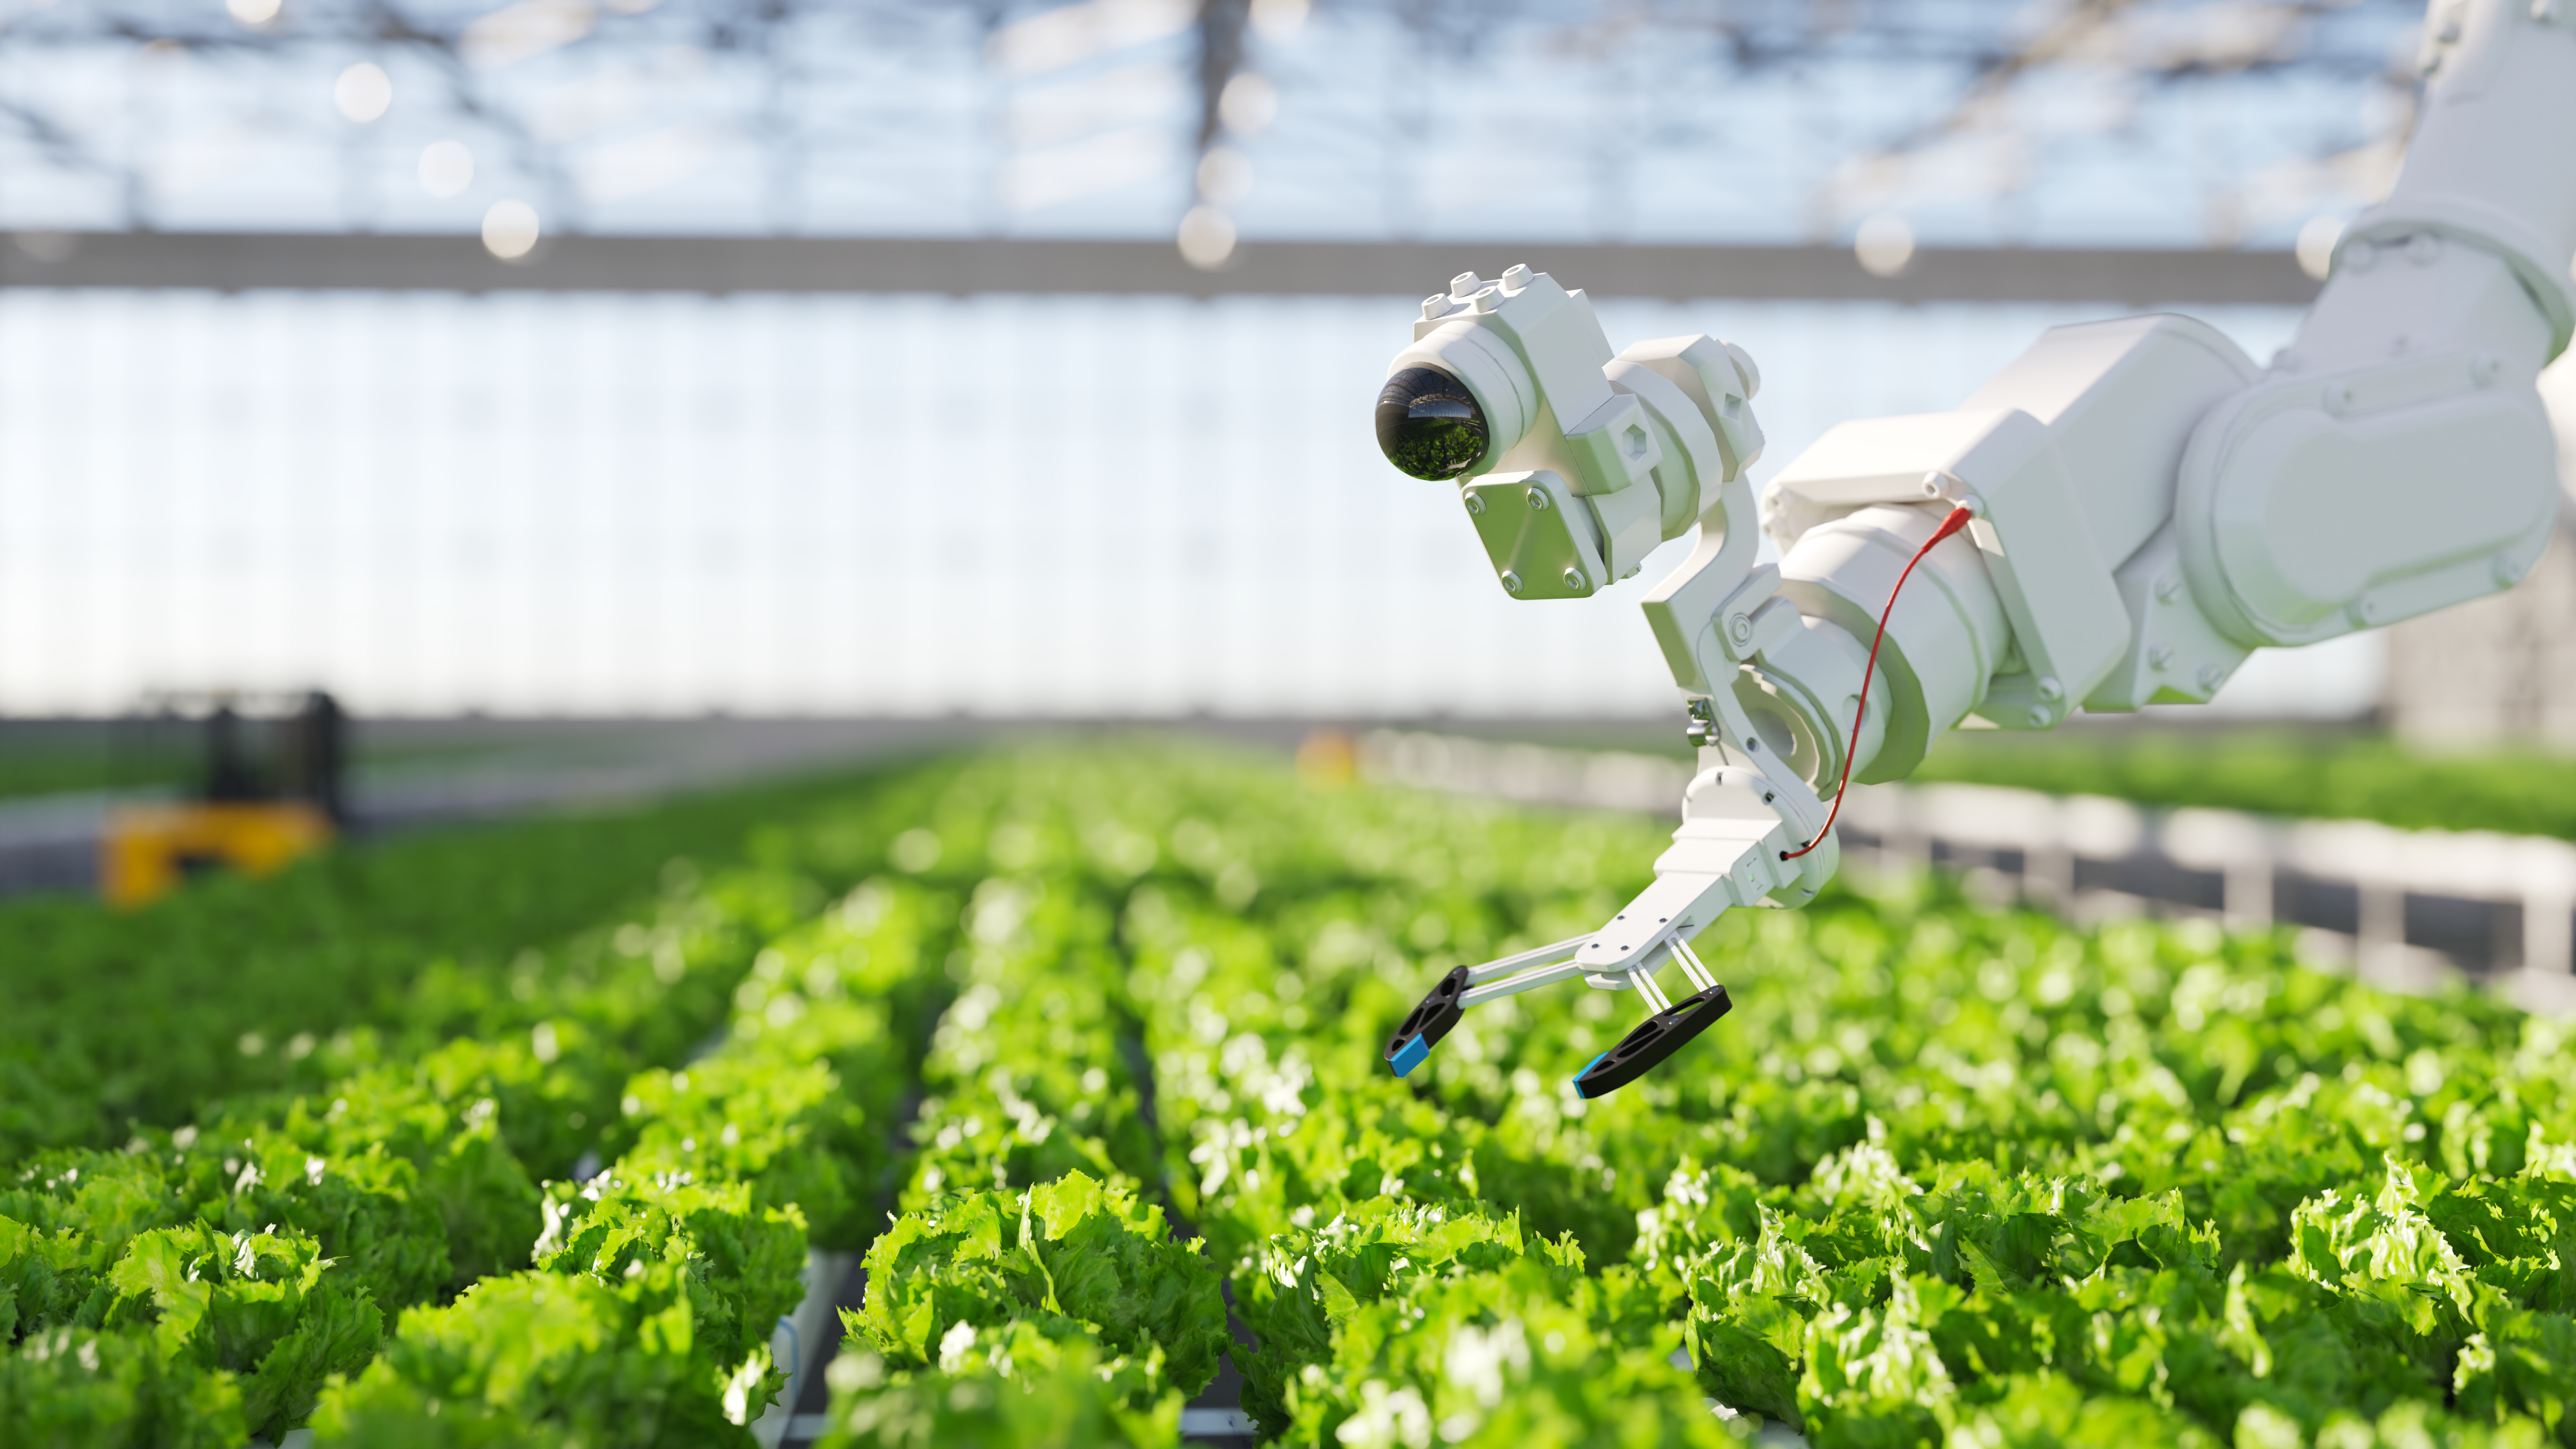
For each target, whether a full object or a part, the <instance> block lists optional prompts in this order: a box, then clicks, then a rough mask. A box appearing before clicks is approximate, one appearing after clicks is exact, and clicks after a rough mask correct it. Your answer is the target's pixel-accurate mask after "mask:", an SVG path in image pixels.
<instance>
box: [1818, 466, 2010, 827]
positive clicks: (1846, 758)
mask: <svg viewBox="0 0 2576 1449" xmlns="http://www.w3.org/2000/svg"><path fill="white" fill-rule="evenodd" d="M1968 518H1969V514H1968V509H1967V505H1966V504H1961V505H1960V506H1958V507H1956V508H1953V509H1951V510H1950V516H1949V517H1947V518H1944V519H1942V520H1941V526H1940V527H1939V528H1936V529H1934V530H1932V536H1931V537H1930V538H1927V539H1925V540H1923V546H1922V547H1921V548H1918V549H1916V550H1915V551H1914V557H1912V558H1910V559H1907V560H1906V561H1905V571H1904V572H1903V573H1900V574H1898V575H1897V576H1896V587H1895V588H1892V589H1889V590H1888V591H1887V607H1886V608H1884V609H1881V610H1879V611H1878V632H1877V633H1876V634H1874V635H1871V636H1870V641H1869V665H1868V667H1867V668H1865V669H1863V670H1861V674H1860V702H1859V704H1857V705H1855V706H1854V707H1853V709H1852V732H1851V743H1850V744H1848V745H1845V746H1844V747H1843V777H1842V780H1841V782H1840V783H1838V784H1836V785H1835V786H1834V808H1832V809H1831V810H1828V811H1826V812H1825V828H1824V829H1822V830H1819V831H1817V832H1816V838H1815V839H1813V840H1810V841H1808V842H1807V843H1806V844H1804V845H1802V846H1799V847H1798V848H1797V849H1796V850H1784V851H1782V852H1780V858H1781V859H1782V860H1796V859H1797V858H1798V857H1799V856H1802V855H1805V854H1806V853H1807V852H1808V851H1811V850H1813V849H1815V848H1816V847H1817V846H1819V845H1822V844H1824V843H1825V837H1826V836H1828V835H1830V834H1832V833H1833V829H1834V817H1836V816H1838V815H1840V814H1842V813H1843V792H1844V791H1845V790H1848V789H1850V788H1851V772H1852V756H1853V755H1854V754H1857V753H1858V752H1859V750H1860V722H1861V717H1862V716H1863V715H1865V714H1867V713H1868V712H1869V680H1870V676H1871V675H1873V674H1876V673H1877V672H1878V646H1879V645H1881V644H1883V643H1885V642H1887V621H1888V618H1889V617H1890V616H1891V615H1893V614H1895V612H1896V596H1897V595H1898V594H1901V593H1903V592H1905V581H1906V580H1907V579H1910V578H1912V577H1914V566H1915V565H1916V564H1919V563H1921V562H1923V556H1924V555H1925V554H1928V553H1930V552H1931V551H1932V550H1933V549H1934V548H1936V547H1938V546H1939V545H1940V542H1941V540H1943V539H1945V538H1948V537H1949V536H1950V535H1951V534H1954V533H1957V532H1958V531H1959V530H1960V529H1963V528H1965V527H1967V526H1968Z"/></svg>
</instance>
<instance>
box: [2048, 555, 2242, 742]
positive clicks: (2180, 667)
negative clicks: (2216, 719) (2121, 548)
mask: <svg viewBox="0 0 2576 1449" xmlns="http://www.w3.org/2000/svg"><path fill="white" fill-rule="evenodd" d="M2117 581H2118V583H2119V586H2120V600H2121V602H2122V603H2125V604H2127V605H2128V606H2129V617H2130V618H2131V619H2133V620H2135V621H2136V623H2137V628H2136V630H2135V632H2134V634H2133V636H2132V638H2131V642H2130V645H2129V652H2128V653H2127V654H2124V655H2122V656H2121V658H2120V662H2119V664H2118V665H2117V666H2116V667H2114V668H2113V669H2112V671H2111V673H2110V675H2109V677H2107V678H2105V679H2104V680H2103V681H2102V682H2101V683H2100V684H2097V685H2095V686H2093V692H2092V693H2091V694H2088V695H2086V696H2085V697H2084V707H2085V708H2086V709H2089V710H2133V709H2136V708H2138V707H2139V706H2140V705H2148V704H2206V703H2208V702H2209V700H2210V697H2211V696H2212V695H2215V694H2216V693H2218V687H2219V686H2220V685H2222V684H2225V683H2226V682H2227V681H2228V679H2229V678H2230V677H2231V676H2233V675H2234V674H2235V673H2236V668H2237V666H2238V665H2240V664H2243V663H2244V662H2245V656H2246V655H2247V654H2248V653H2250V652H2252V651H2250V650H2248V649H2247V648H2246V647H2245V646H2244V645H2242V644H2239V643H2237V642H2235V641H2234V640H2232V639H2229V638H2228V637H2226V636H2225V635H2223V634H2221V633H2219V632H2218V629H2217V626H2215V625H2213V624H2211V623H2210V622H2209V619H2208V616H2207V615H2204V614H2203V613H2201V611H2200V609H2199V607H2198V606H2197V605H2196V604H2195V603H2194V602H2193V600H2192V594H2191V588H2190V585H2189V584H2188V583H2187V582H2186V580H2185V577H2184V574H2183V567H2182V549H2181V546H2180V544H2179V543H2178V542H2177V541H2176V539H2175V531H2174V528H2173V526H2172V525H2171V524H2167V525H2166V526H2165V527H2164V528H2162V529H2159V530H2158V531H2157V533H2156V536H2155V537H2153V538H2151V539H2148V540H2147V544H2146V547H2144V548H2141V549H2139V550H2138V551H2137V552H2136V553H2133V554H2131V555H2129V561H2128V562H2127V563H2124V564H2122V565H2120V572H2119V574H2118V576H2117Z"/></svg>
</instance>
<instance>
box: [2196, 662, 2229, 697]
mask: <svg viewBox="0 0 2576 1449" xmlns="http://www.w3.org/2000/svg"><path fill="white" fill-rule="evenodd" d="M2194 677H2195V678H2197V679H2198V680H2199V681H2200V692H2201V693H2203V694H2216V693H2217V692H2218V686H2220V685H2222V684H2225V683H2226V682H2227V671H2225V670H2223V669H2220V668H2219V667H2218V666H2217V665H2215V664H2204V665H2202V666H2200V673H2199V674H2198V675H2196V676H2194Z"/></svg>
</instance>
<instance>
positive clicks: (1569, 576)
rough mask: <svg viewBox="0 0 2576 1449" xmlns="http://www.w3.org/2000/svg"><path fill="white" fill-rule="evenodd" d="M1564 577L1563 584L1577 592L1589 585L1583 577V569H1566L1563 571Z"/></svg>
mask: <svg viewBox="0 0 2576 1449" xmlns="http://www.w3.org/2000/svg"><path fill="white" fill-rule="evenodd" d="M1564 578H1565V586H1566V587H1567V588H1569V589H1572V590H1574V591H1575V592H1576V593H1578V594H1579V593H1582V592H1583V591H1584V590H1585V589H1587V588H1589V587H1590V586H1591V585H1590V583H1589V581H1587V580H1586V579H1585V578H1584V577H1583V570H1581V569H1578V568H1569V569H1567V570H1566V571H1565V574H1564Z"/></svg>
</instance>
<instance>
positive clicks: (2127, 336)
mask: <svg viewBox="0 0 2576 1449" xmlns="http://www.w3.org/2000/svg"><path fill="white" fill-rule="evenodd" d="M2255 376H2256V371H2255V367H2254V363H2253V360H2252V359H2250V358H2248V357H2247V356H2246V355H2245V353H2244V352H2243V350H2242V349H2240V348H2238V347H2237V345H2236V344H2235V343H2233V342H2230V341H2228V340H2227V338H2226V337H2225V336H2223V335H2221V334H2220V333H2219V332H2218V330H2217V329H2215V328H2213V327H2210V326H2208V325H2207V324H2205V323H2201V322H2195V321H2193V320H2192V319H2191V318H2188V317H2177V316H2173V315H2170V314H2161V315H2153V316H2145V317H2121V318H2117V319H2115V320H2112V321H2108V322H2085V323H2080V324H2077V325H2075V326H2071V327H2052V328H2050V329H2049V330H2048V331H2047V332H2045V333H2043V334H2041V336H2040V339H2039V341H2037V342H2035V343H2033V344H2032V345H2031V347H2030V349H2029V350H2028V351H2026V352H2024V353H2023V354H2022V355H2021V356H2020V357H2018V358H2016V359H2015V360H2014V361H2013V364H2012V365H2011V366H2010V367H2007V368H2005V369H2004V370H2003V371H2002V372H2000V373H1997V374H1996V375H1995V376H1994V378H1993V379H1992V380H1990V381H1989V382H1987V384H1986V385H1985V386H1984V387H1981V388H1979V389H1977V392H1976V395H1975V396H1974V397H1971V398H1969V399H1968V401H1967V402H1966V404H1964V405H1963V409H1962V410H1963V411H1966V412H1975V411H1978V410H1980V409H1990V408H2018V409H2020V410H2021V411H2023V412H2026V413H2028V414H2030V415H2031V416H2032V417H2034V418H2036V419H2038V420H2039V422H2040V423H2041V425H2042V426H2044V427H2046V428H2047V429H2048V434H2049V438H2050V440H2051V441H2052V442H2053V443H2055V444H2056V447H2057V453H2058V456H2059V457H2061V458H2063V459H2065V460H2067V464H2068V469H2069V477H2068V483H2069V485H2070V487H2071V489H2072V491H2073V494H2074V498H2075V502H2076V505H2077V507H2078V508H2080V509H2081V510H2082V511H2083V514H2084V522H2085V525H2086V527H2087V529H2088V530H2089V531H2090V532H2091V534H2092V536H2093V547H2094V550H2095V552H2096V553H2097V554H2098V555H2099V556H2100V558H2101V559H2102V561H2103V562H2104V563H2105V564H2117V563H2118V562H2119V561H2120V560H2122V559H2125V558H2127V557H2128V556H2129V555H2130V554H2132V553H2135V552H2137V550H2138V547H2139V546H2140V545H2141V544H2144V543H2145V542H2146V541H2147V540H2148V538H2150V537H2152V536H2153V535H2154V533H2155V531H2156V530H2157V529H2159V528H2162V527H2163V526H2164V523H2165V520H2166V519H2167V518H2169V517H2171V516H2172V514H2173V489H2174V471H2175V469H2176V468H2178V467H2179V466H2181V463H2182V451H2183V445H2184V444H2185V443H2186V442H2188V441H2189V440H2190V437H2191V425H2192V424H2193V423H2195V422H2197V421H2199V419H2200V416H2201V414H2203V413H2205V412H2207V411H2209V408H2210V406H2211V404H2213V403H2216V402H2217V401H2218V400H2219V399H2220V398H2223V397H2225V396H2227V395H2228V394H2229V393H2232V392H2235V391H2237V390H2238V389H2239V388H2242V387H2244V386H2245V385H2246V384H2248V383H2250V382H2252V381H2253V380H2254V378H2255ZM2079 460H2080V461H2079ZM1989 501H1991V500H1989Z"/></svg>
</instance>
